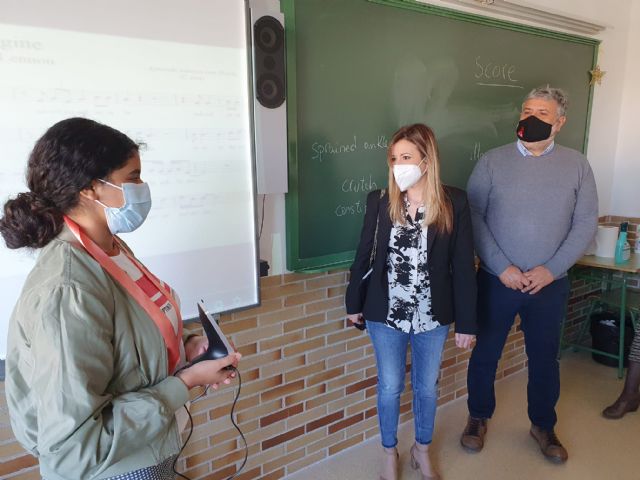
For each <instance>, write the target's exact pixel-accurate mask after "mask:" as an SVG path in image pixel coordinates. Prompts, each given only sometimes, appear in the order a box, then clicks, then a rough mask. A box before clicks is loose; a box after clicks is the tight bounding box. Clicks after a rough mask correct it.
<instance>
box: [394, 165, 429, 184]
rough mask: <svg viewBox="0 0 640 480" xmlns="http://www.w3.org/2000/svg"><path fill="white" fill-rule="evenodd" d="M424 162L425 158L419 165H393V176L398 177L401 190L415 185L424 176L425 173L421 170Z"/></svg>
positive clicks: (397, 180)
mask: <svg viewBox="0 0 640 480" xmlns="http://www.w3.org/2000/svg"><path fill="white" fill-rule="evenodd" d="M422 162H424V158H423V159H422V160H421V161H420V163H419V164H417V165H411V164H403V165H394V166H393V178H395V179H396V184H397V185H398V188H399V189H400V191H401V192H405V191H406V190H407V189H408V188H411V187H413V186H414V185H415V184H416V183H417V182H418V180H420V178H422V175H424V173H423V172H422V170H420V165H421V164H422ZM425 171H426V170H425Z"/></svg>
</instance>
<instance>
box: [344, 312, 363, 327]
mask: <svg viewBox="0 0 640 480" xmlns="http://www.w3.org/2000/svg"><path fill="white" fill-rule="evenodd" d="M347 319H348V320H349V321H350V322H351V323H353V324H354V325H356V324H357V325H362V324H363V323H364V318H363V317H362V313H352V314H351V315H347Z"/></svg>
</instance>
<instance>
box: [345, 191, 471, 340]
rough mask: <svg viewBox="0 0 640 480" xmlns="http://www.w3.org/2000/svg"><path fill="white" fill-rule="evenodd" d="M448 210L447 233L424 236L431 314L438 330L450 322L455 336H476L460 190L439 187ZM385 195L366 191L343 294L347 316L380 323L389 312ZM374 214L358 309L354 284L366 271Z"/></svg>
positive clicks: (467, 233)
mask: <svg viewBox="0 0 640 480" xmlns="http://www.w3.org/2000/svg"><path fill="white" fill-rule="evenodd" d="M444 189H445V193H446V194H447V196H448V198H449V200H450V202H451V204H452V206H453V230H452V231H451V233H450V234H447V233H440V232H437V231H436V229H435V227H429V229H428V231H427V263H428V270H429V279H430V282H431V310H432V311H433V314H434V319H435V320H436V321H438V322H440V324H441V325H446V324H449V323H452V322H454V321H455V322H456V327H455V331H456V333H467V334H474V335H475V333H476V271H475V264H474V254H473V237H472V233H471V216H470V214H469V203H468V201H467V195H466V193H465V192H464V191H463V190H460V189H459V188H455V187H449V186H445V187H444ZM388 206H389V194H388V193H385V194H384V196H383V197H382V198H380V190H374V191H372V192H369V195H368V196H367V210H366V213H365V216H364V224H363V226H362V233H361V234H360V243H359V245H358V249H357V251H356V256H355V259H354V261H353V265H351V277H350V280H349V285H348V287H347V293H346V294H345V302H346V307H347V313H348V314H354V313H362V315H363V316H364V318H365V319H367V320H369V321H378V322H382V321H385V320H386V318H387V314H388V310H389V284H388V281H387V247H388V245H389V237H390V236H391V227H392V224H391V218H390V217H389V209H388ZM378 215H379V218H380V219H379V226H378V243H377V247H376V258H375V261H374V264H373V272H371V279H370V281H369V288H368V291H367V296H366V299H365V301H364V305H362V304H361V301H360V297H359V295H358V284H359V283H360V281H361V279H362V277H363V276H364V274H365V273H366V272H367V270H369V258H370V255H371V249H372V248H373V235H374V232H375V230H376V217H378Z"/></svg>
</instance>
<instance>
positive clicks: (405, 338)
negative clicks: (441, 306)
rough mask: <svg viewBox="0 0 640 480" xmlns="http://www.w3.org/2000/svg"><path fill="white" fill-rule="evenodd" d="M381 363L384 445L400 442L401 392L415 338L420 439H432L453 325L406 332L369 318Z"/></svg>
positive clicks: (414, 382) (414, 372)
mask: <svg viewBox="0 0 640 480" xmlns="http://www.w3.org/2000/svg"><path fill="white" fill-rule="evenodd" d="M367 330H368V331H369V335H370V337H371V342H372V343H373V348H374V350H375V353H376V364H377V366H378V422H379V424H380V436H381V437H382V446H383V447H386V448H393V447H395V446H396V445H397V443H398V438H397V433H398V417H399V416H400V394H401V393H402V391H403V390H404V376H405V371H406V358H407V346H408V345H409V342H411V385H412V388H413V417H414V424H415V431H416V442H418V443H421V444H423V445H428V444H430V443H431V437H432V436H433V423H434V420H435V416H436V405H437V400H438V390H437V382H438V374H439V373H440V361H441V358H442V348H443V347H444V342H445V340H446V339H447V334H448V333H449V325H443V326H441V327H437V328H435V329H433V330H431V331H428V332H423V333H419V334H415V333H404V332H402V331H400V330H395V329H393V328H390V327H388V326H387V325H386V324H384V323H380V322H370V321H367Z"/></svg>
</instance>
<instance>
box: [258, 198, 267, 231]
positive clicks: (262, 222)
mask: <svg viewBox="0 0 640 480" xmlns="http://www.w3.org/2000/svg"><path fill="white" fill-rule="evenodd" d="M266 198H267V194H266V193H265V194H264V195H262V220H260V233H258V240H260V239H261V238H262V227H264V201H265V199H266Z"/></svg>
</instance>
